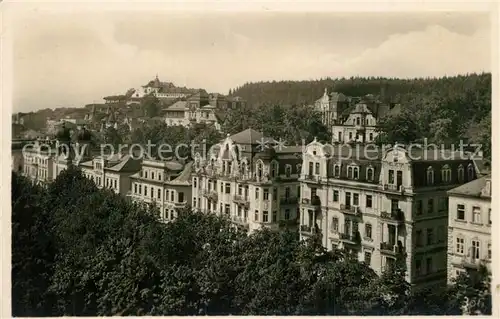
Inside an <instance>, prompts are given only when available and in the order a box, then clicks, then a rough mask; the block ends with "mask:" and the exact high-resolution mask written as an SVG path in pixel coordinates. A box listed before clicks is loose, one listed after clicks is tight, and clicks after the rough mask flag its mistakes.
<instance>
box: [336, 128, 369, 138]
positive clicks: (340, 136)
mask: <svg viewBox="0 0 500 319" xmlns="http://www.w3.org/2000/svg"><path fill="white" fill-rule="evenodd" d="M358 125H359V124H358ZM352 136H353V134H352V132H349V140H351V141H352ZM338 140H339V141H342V132H339V133H338ZM356 140H359V133H356ZM368 141H373V133H369V134H368Z"/></svg>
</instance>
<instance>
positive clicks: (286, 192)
mask: <svg viewBox="0 0 500 319" xmlns="http://www.w3.org/2000/svg"><path fill="white" fill-rule="evenodd" d="M285 198H287V199H288V198H290V187H285Z"/></svg>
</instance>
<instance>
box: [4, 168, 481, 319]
mask: <svg viewBox="0 0 500 319" xmlns="http://www.w3.org/2000/svg"><path fill="white" fill-rule="evenodd" d="M12 236H13V237H12V245H13V247H12V252H13V253H12V300H13V315H14V316H61V315H66V316H95V315H97V316H103V315H108V316H110V315H227V314H232V315H353V314H358V315H379V314H388V315H390V314H429V313H431V314H456V313H459V307H460V306H462V305H463V304H464V300H466V299H467V300H474V301H475V302H474V305H482V308H480V307H476V308H475V309H470V311H471V312H474V313H476V312H481V313H487V312H488V309H491V296H490V295H488V289H487V287H488V285H487V281H486V280H484V278H483V279H482V278H481V277H474V279H471V278H470V277H467V276H465V277H463V278H460V279H459V281H458V284H456V285H455V286H453V287H452V288H453V289H454V290H452V292H453V294H451V293H446V292H444V293H443V295H442V296H436V297H433V296H434V295H430V294H427V295H425V296H426V298H422V296H424V295H414V294H413V293H412V292H411V291H410V287H409V285H408V284H407V283H406V282H405V281H404V268H399V267H396V268H394V269H392V270H391V271H389V272H386V273H384V274H383V275H382V276H381V277H378V276H377V275H376V274H375V273H374V272H373V271H372V270H371V269H370V268H369V267H367V266H366V265H365V264H364V263H359V262H358V261H357V260H355V259H354V258H352V257H351V256H350V255H349V254H348V253H346V252H344V251H337V250H336V251H332V252H327V251H325V250H324V248H323V247H322V246H321V245H320V244H319V242H318V241H317V239H315V238H313V239H312V240H310V241H309V242H307V243H302V242H299V241H298V239H297V234H296V233H292V232H287V231H285V232H272V231H269V230H263V231H258V232H256V233H255V234H252V235H250V236H247V235H246V233H244V232H242V231H240V230H238V229H236V228H234V227H233V226H232V225H231V224H230V222H229V221H228V220H227V219H224V218H222V217H217V216H214V215H204V214H202V213H197V212H188V211H185V212H182V213H181V214H180V216H179V218H178V219H177V220H176V221H175V222H172V223H169V224H163V223H160V222H159V221H158V219H157V212H156V211H155V209H154V208H151V209H150V208H144V207H143V206H139V205H134V204H131V203H129V202H127V200H126V199H124V198H122V197H120V196H118V195H116V194H114V193H113V192H111V191H107V190H98V189H97V188H96V187H95V185H94V184H93V183H92V182H91V181H89V180H87V179H85V178H84V177H83V176H82V174H81V172H80V171H78V170H77V169H74V168H70V169H69V170H67V171H65V172H63V173H62V174H61V175H60V176H59V177H58V178H57V179H56V181H55V182H54V183H52V184H50V185H48V187H47V188H42V187H39V186H36V185H33V184H31V183H30V182H29V181H28V180H26V179H25V178H23V177H20V176H18V175H16V174H15V173H13V175H12ZM486 277H488V275H487V274H486ZM472 280H473V281H472ZM443 296H445V298H443ZM488 296H489V297H488ZM488 298H489V299H488ZM488 300H489V302H490V303H489V307H490V308H488V307H487V305H488ZM469 305H471V303H470V302H469ZM479 308H480V309H479ZM429 311H431V312H429Z"/></svg>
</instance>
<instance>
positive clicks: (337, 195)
mask: <svg viewBox="0 0 500 319" xmlns="http://www.w3.org/2000/svg"><path fill="white" fill-rule="evenodd" d="M333 201H334V202H338V201H339V191H338V190H336V189H335V190H333Z"/></svg>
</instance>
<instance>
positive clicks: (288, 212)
mask: <svg viewBox="0 0 500 319" xmlns="http://www.w3.org/2000/svg"><path fill="white" fill-rule="evenodd" d="M289 219H290V209H285V220H289Z"/></svg>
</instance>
